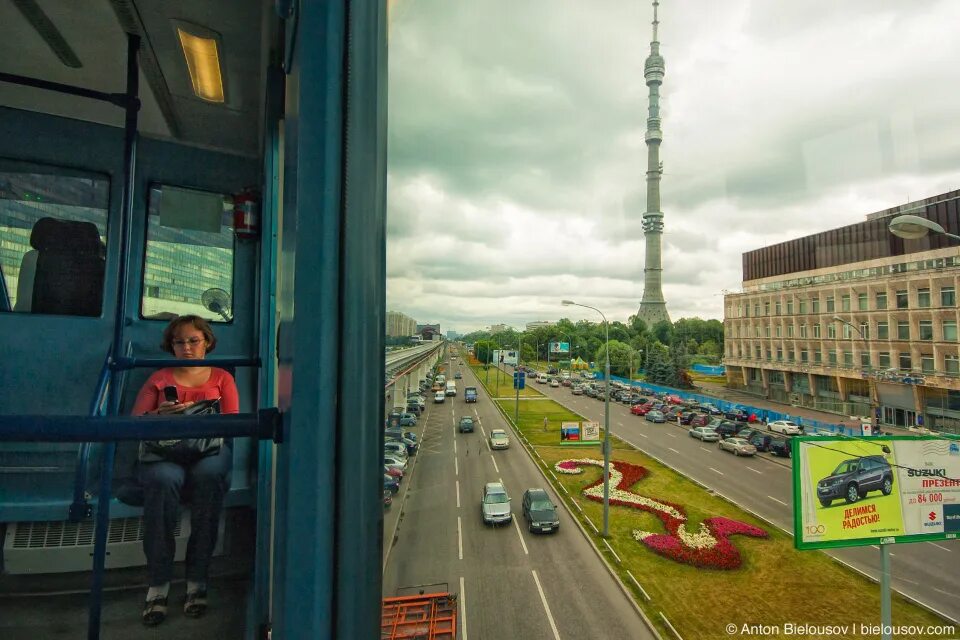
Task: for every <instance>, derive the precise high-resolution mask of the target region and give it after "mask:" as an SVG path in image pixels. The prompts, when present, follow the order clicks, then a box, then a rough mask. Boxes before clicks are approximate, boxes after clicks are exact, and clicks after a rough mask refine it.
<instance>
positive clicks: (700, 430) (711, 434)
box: [687, 427, 720, 442]
mask: <svg viewBox="0 0 960 640" xmlns="http://www.w3.org/2000/svg"><path fill="white" fill-rule="evenodd" d="M687 433H689V434H690V437H691V438H696V439H698V440H702V441H703V442H717V441H719V440H720V435H719V434H718V433H717V432H716V431H714V430H713V429H711V428H710V427H693V428H692V429H690V430H689V431H687Z"/></svg>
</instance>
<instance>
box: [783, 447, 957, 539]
mask: <svg viewBox="0 0 960 640" xmlns="http://www.w3.org/2000/svg"><path fill="white" fill-rule="evenodd" d="M793 440H794V441H793V460H794V465H793V497H794V500H793V511H794V534H795V535H794V545H795V546H796V547H797V548H798V549H822V548H827V547H852V546H863V545H872V544H880V543H890V542H927V541H930V540H947V539H953V538H957V537H958V535H960V439H956V438H948V437H911V436H894V437H884V438H878V437H869V438H830V437H813V436H810V437H796V438H794V439H793Z"/></svg>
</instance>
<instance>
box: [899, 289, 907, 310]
mask: <svg viewBox="0 0 960 640" xmlns="http://www.w3.org/2000/svg"><path fill="white" fill-rule="evenodd" d="M909 305H910V300H909V296H908V294H907V292H906V291H902V290H901V291H897V309H906V308H907V307H909Z"/></svg>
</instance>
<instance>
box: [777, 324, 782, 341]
mask: <svg viewBox="0 0 960 640" xmlns="http://www.w3.org/2000/svg"><path fill="white" fill-rule="evenodd" d="M780 332H781V327H780V325H777V337H778V338H779V337H781V336H780Z"/></svg>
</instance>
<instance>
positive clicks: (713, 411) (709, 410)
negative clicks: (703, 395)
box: [700, 402, 723, 416]
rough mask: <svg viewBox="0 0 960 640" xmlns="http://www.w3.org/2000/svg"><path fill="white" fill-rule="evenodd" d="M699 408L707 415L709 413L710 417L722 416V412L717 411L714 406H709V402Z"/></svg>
mask: <svg viewBox="0 0 960 640" xmlns="http://www.w3.org/2000/svg"><path fill="white" fill-rule="evenodd" d="M700 408H701V409H703V410H704V411H706V412H707V413H709V414H710V415H712V416H721V415H723V411H720V409H718V408H717V407H716V406H715V405H713V404H710V403H709V402H705V403H703V404H702V405H701V406H700Z"/></svg>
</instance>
